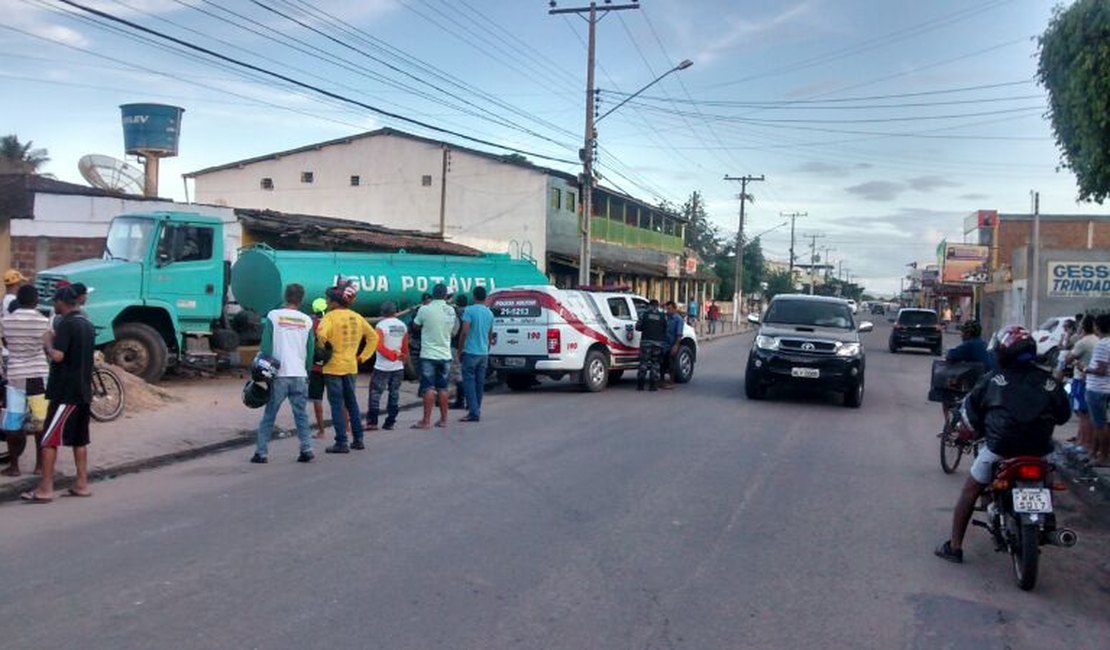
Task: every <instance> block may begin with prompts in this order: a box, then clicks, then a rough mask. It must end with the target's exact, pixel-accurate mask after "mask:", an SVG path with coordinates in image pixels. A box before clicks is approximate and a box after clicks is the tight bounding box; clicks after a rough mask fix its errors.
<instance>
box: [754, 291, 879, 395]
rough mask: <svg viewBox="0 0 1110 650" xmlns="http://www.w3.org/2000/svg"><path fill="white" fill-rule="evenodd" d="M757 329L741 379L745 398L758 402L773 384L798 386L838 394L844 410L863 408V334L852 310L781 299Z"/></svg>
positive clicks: (820, 301) (865, 327)
mask: <svg viewBox="0 0 1110 650" xmlns="http://www.w3.org/2000/svg"><path fill="white" fill-rule="evenodd" d="M748 320H749V321H751V322H752V323H756V324H758V325H759V333H758V334H757V335H756V337H755V341H754V343H753V344H752V349H751V351H750V352H749V353H748V364H747V369H746V371H745V373H744V393H745V394H746V395H747V397H748V399H752V400H757V399H761V398H762V397H763V396H764V395H766V393H767V389H769V388H771V387H772V386H774V385H776V384H787V383H792V384H801V385H807V386H815V387H822V388H828V389H832V390H837V391H840V392H841V393H843V394H844V405H845V406H849V407H852V408H859V406H860V405H861V404H862V403H863V389H864V369H865V358H864V351H863V343H862V342H861V341H860V337H859V335H860V333H861V332H870V331H871V330H872V329H873V327H874V326H873V325H872V324H871V323H868V322H862V323H859V324H858V326H857V324H856V321H855V319H854V318H853V317H852V310H851V309H850V308H849V307H848V304H847V302H846V301H844V300H841V299H839V298H829V297H823V296H807V295H796V294H790V295H779V296H775V297H774V298H773V299H772V300H771V304H770V305H768V306H767V310H766V311H765V312H764V315H763V318H762V319H760V317H759V316H756V315H755V314H751V315H749V316H748Z"/></svg>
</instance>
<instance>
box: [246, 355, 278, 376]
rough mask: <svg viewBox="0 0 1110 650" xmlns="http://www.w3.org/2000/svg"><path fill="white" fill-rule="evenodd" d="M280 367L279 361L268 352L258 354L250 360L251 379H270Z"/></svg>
mask: <svg viewBox="0 0 1110 650" xmlns="http://www.w3.org/2000/svg"><path fill="white" fill-rule="evenodd" d="M279 369H281V362H280V361H278V360H277V359H275V358H273V357H271V356H270V355H268V354H259V355H257V356H255V358H254V361H252V362H251V379H253V380H254V381H267V382H268V381H270V380H272V379H273V378H274V377H277V373H278V370H279Z"/></svg>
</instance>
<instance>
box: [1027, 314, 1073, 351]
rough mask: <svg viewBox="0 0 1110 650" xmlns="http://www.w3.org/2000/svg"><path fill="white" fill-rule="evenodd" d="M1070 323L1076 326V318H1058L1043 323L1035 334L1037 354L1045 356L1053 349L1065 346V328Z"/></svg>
mask: <svg viewBox="0 0 1110 650" xmlns="http://www.w3.org/2000/svg"><path fill="white" fill-rule="evenodd" d="M1068 323H1071V324H1072V325H1074V324H1075V317H1074V316H1056V317H1053V318H1049V319H1048V320H1046V321H1045V322H1043V323H1041V326H1040V327H1038V328H1037V330H1036V331H1035V332H1033V340H1034V341H1036V342H1037V354H1039V355H1042V356H1044V355H1046V354H1048V353H1049V352H1050V351H1051V350H1052V349H1053V348H1058V347H1061V346H1063V344H1064V337H1065V336H1067V335H1066V334H1065V333H1064V326H1065V325H1067V324H1068Z"/></svg>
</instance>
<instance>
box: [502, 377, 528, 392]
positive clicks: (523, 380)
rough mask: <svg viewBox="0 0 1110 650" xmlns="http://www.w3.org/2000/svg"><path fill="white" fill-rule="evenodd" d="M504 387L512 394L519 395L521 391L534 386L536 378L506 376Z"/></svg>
mask: <svg viewBox="0 0 1110 650" xmlns="http://www.w3.org/2000/svg"><path fill="white" fill-rule="evenodd" d="M505 385H506V386H508V387H509V390H511V391H513V392H514V393H519V392H521V391H525V390H528V389H530V388H531V387H532V386H535V385H536V377H535V376H534V375H519V374H513V375H507V376H506V377H505Z"/></svg>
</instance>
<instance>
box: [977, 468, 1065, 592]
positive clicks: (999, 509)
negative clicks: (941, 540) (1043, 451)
mask: <svg viewBox="0 0 1110 650" xmlns="http://www.w3.org/2000/svg"><path fill="white" fill-rule="evenodd" d="M1054 469H1055V468H1054V467H1053V465H1052V464H1051V463H1048V462H1046V461H1045V460H1044V459H1042V458H1040V457H1038V456H1018V457H1016V458H1008V459H1006V460H1003V461H1000V462H999V463H998V464H997V465H995V469H994V473H993V474H994V475H993V479H992V480H991V483H990V484H989V485H988V486H987V489H986V490H985V491H984V492H983V496H982V500H981V501H980V504H981V505H982V506H983V508H982V509H983V510H985V512H986V515H987V521H985V522H984V521H980V520H977V519H976V520H973V521H972V523H973V524H974V525H975V526H978V527H980V528H984V529H986V530H987V532H988V533H990V535H991V537H992V538H994V544H995V548H994V550H995V551H998V552H1002V551H1006V552H1008V553H1009V554H1010V561H1011V564H1012V566H1013V571H1014V579H1015V580H1016V581H1017V584H1018V587H1020V588H1021V589H1022V590H1024V591H1029V590H1031V589H1032V588H1033V587H1034V586H1035V585H1036V584H1037V568H1038V566H1039V562H1040V553H1041V549H1040V547H1041V546H1044V545H1046V544H1051V545H1053V546H1059V547H1063V548H1070V547H1072V546H1075V543H1076V542H1077V541H1078V539H1079V538H1078V536H1077V535H1076V534H1075V531H1073V530H1071V529H1070V528H1057V527H1056V516H1055V515H1054V514H1053V512H1052V492H1053V490H1063V489H1065V486H1064V485H1063V484H1061V483H1056V482H1055V481H1053V480H1051V477H1052V473H1053V470H1054Z"/></svg>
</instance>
